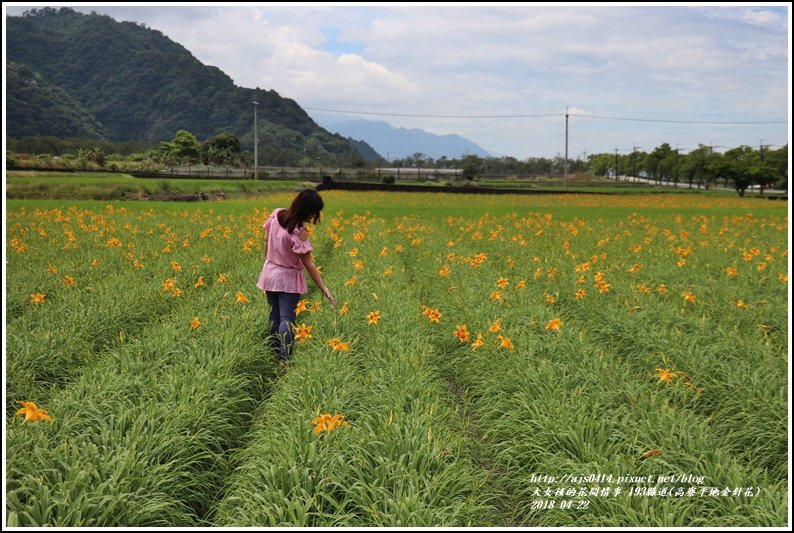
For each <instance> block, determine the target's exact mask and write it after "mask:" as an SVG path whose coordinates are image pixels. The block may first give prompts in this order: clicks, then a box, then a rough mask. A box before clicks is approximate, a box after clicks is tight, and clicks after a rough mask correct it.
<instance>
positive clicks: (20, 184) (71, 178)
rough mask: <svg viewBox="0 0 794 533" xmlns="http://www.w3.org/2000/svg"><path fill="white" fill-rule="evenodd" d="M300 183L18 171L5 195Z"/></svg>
mask: <svg viewBox="0 0 794 533" xmlns="http://www.w3.org/2000/svg"><path fill="white" fill-rule="evenodd" d="M300 186H301V182H298V181H291V180H217V179H189V178H185V179H146V178H133V177H132V176H130V175H128V174H110V173H107V174H103V173H93V172H90V173H89V172H84V173H80V172H76V173H62V172H36V171H16V172H9V173H8V175H7V177H6V196H7V197H8V198H28V199H46V198H52V199H83V200H90V199H97V200H127V199H135V198H141V197H147V198H148V197H152V198H154V199H168V197H173V196H176V195H188V194H196V193H205V194H208V195H214V194H220V193H221V192H222V193H224V194H225V195H227V196H231V197H236V196H253V195H260V194H263V193H269V192H273V191H292V190H298V189H300Z"/></svg>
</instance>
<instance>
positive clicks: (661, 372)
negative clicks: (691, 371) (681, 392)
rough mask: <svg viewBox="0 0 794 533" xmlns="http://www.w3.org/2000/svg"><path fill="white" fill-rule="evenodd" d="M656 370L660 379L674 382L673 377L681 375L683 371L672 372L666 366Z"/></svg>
mask: <svg viewBox="0 0 794 533" xmlns="http://www.w3.org/2000/svg"><path fill="white" fill-rule="evenodd" d="M654 372H656V377H657V378H659V381H664V382H665V383H672V382H673V379H675V378H677V377H679V376H681V374H683V372H680V371H679V372H671V371H669V370H668V369H666V368H657V369H656V370H655V371H654Z"/></svg>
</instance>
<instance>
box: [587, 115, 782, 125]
mask: <svg viewBox="0 0 794 533" xmlns="http://www.w3.org/2000/svg"><path fill="white" fill-rule="evenodd" d="M572 116H574V117H581V118H598V119H604V120H627V121H631V122H664V123H666V124H788V122H786V121H782V120H781V121H778V120H772V121H759V120H747V121H742V120H663V119H655V118H635V117H608V116H604V115H572Z"/></svg>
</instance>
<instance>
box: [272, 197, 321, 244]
mask: <svg viewBox="0 0 794 533" xmlns="http://www.w3.org/2000/svg"><path fill="white" fill-rule="evenodd" d="M324 205H325V204H324V203H323V199H322V198H320V194H319V193H318V192H317V191H315V190H314V189H304V190H302V191H301V192H299V193H298V196H296V197H295V199H294V200H293V201H292V205H291V206H289V209H285V210H283V211H279V213H278V215H276V217H277V218H278V223H279V225H281V227H282V228H284V229H286V230H287V232H288V233H290V234H292V232H293V231H295V228H297V227H300V226H303V224H304V223H305V222H308V221H311V222H312V224H317V222H319V221H320V211H322V210H323V206H324Z"/></svg>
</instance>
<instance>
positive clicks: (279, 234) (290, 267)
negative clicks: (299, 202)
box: [256, 208, 312, 294]
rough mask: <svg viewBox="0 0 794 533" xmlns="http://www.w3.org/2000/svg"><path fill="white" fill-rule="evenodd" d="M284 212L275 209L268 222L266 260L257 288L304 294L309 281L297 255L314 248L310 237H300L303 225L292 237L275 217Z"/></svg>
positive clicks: (266, 223) (266, 228) (280, 209)
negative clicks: (304, 238) (303, 239)
mask: <svg viewBox="0 0 794 533" xmlns="http://www.w3.org/2000/svg"><path fill="white" fill-rule="evenodd" d="M282 210H283V208H279V209H276V210H274V211H273V212H272V213H271V214H270V216H269V217H268V218H267V220H266V221H265V224H264V228H265V231H266V232H267V257H266V259H265V264H264V265H262V272H261V273H260V274H259V281H257V282H256V286H257V287H259V288H260V289H262V290H263V291H278V292H291V293H299V294H305V293H306V291H307V287H306V278H305V277H304V275H303V263H302V262H301V260H300V257H298V254H305V253H306V252H311V251H312V245H311V243H310V242H309V239H308V238H307V239H306V240H305V241H302V240H300V239H299V238H298V235H299V234H300V232H301V229H302V228H301V227H300V226H299V227H297V228H295V231H293V232H292V234H291V235H290V234H289V233H287V230H286V229H284V228H282V227H281V224H279V222H278V219H277V218H276V215H277V214H278V212H279V211H282Z"/></svg>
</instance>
